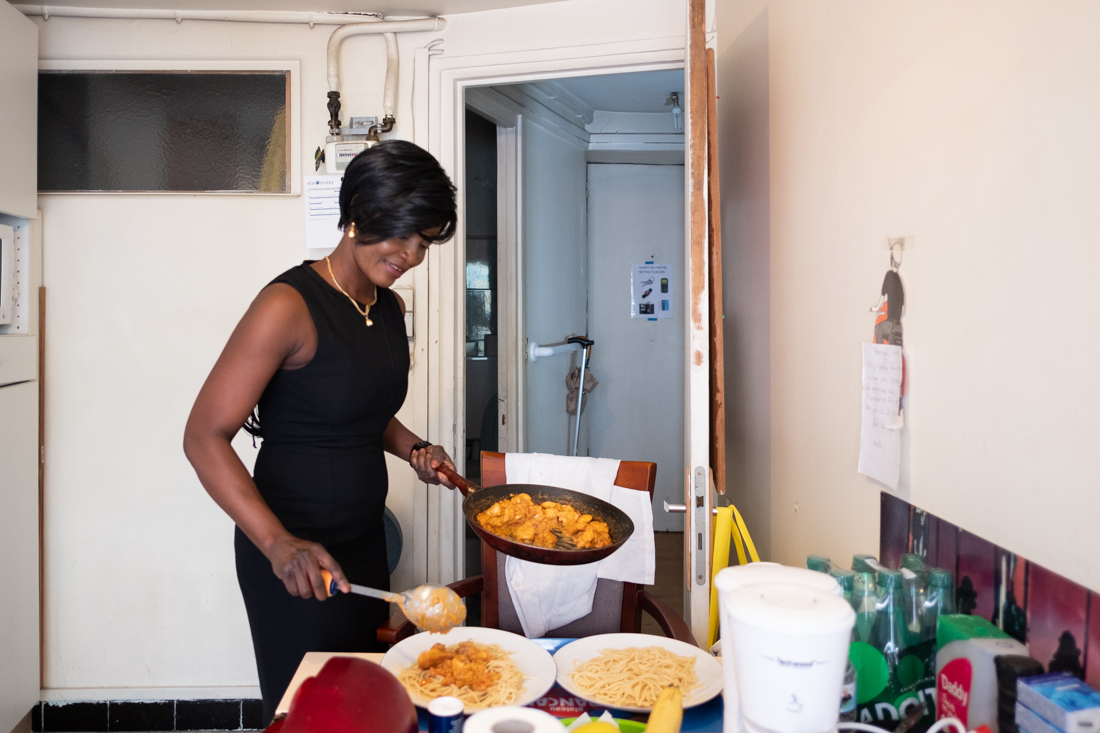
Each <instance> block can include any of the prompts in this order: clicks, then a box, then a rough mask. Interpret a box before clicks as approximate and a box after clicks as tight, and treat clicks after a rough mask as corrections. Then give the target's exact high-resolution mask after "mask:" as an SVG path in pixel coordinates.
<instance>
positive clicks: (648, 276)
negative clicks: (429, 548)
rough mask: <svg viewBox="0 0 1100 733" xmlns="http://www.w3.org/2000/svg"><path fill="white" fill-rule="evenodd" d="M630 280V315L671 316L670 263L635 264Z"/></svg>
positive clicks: (648, 316)
mask: <svg viewBox="0 0 1100 733" xmlns="http://www.w3.org/2000/svg"><path fill="white" fill-rule="evenodd" d="M632 267H633V270H634V274H633V278H632V279H631V281H630V317H631V318H645V319H648V320H650V321H656V320H657V319H658V318H672V265H658V264H654V263H652V262H645V263H643V264H640V265H639V264H635V265H633V266H632Z"/></svg>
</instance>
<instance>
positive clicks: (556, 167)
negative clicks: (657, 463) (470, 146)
mask: <svg viewBox="0 0 1100 733" xmlns="http://www.w3.org/2000/svg"><path fill="white" fill-rule="evenodd" d="M527 120H528V124H526V125H525V126H524V129H523V279H524V284H523V288H524V306H523V307H524V318H525V321H526V322H525V324H524V331H525V333H526V336H527V338H528V340H530V341H535V342H537V343H540V344H558V343H561V342H563V341H564V340H565V339H566V337H568V336H573V335H581V336H583V335H584V334H585V333H587V331H588V274H587V272H586V270H587V267H588V231H587V224H586V220H587V214H586V211H585V195H584V181H585V170H586V167H587V164H586V163H585V161H584V153H585V148H586V147H587V146H585V145H584V144H583V143H581V142H580V141H579V140H578V141H576V142H574V141H573V140H570V139H568V137H567V135H566V133H563V132H560V131H558V130H557V128H554V127H552V126H550V125H548V124H547V125H543V124H540V123H539V122H538V121H537V118H535V117H534V116H529V117H528V118H527ZM574 140H575V138H574ZM571 359H572V360H573V363H575V364H577V365H579V362H578V361H577V355H576V354H567V355H559V356H554V357H550V358H547V359H539V360H538V361H536V362H530V361H529V362H527V372H526V384H525V395H526V405H525V407H524V412H525V414H526V420H527V443H526V450H527V451H528V452H529V453H554V454H557V455H563V456H564V455H568V453H569V449H570V447H571V446H572V442H571V438H570V436H571V434H572V433H571V429H572V428H571V422H570V420H569V415H568V414H567V413H566V411H565V398H566V394H567V390H566V388H565V375H566V374H567V373H568V372H569V370H570V369H571V368H572V367H571V362H570V360H571ZM582 422H583V420H582ZM584 439H585V432H584V428H583V426H582V430H581V440H582V441H583V440H584ZM577 452H578V454H579V455H585V450H584V449H583V446H582V447H581V448H579V449H578V451H577Z"/></svg>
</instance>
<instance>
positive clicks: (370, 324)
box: [366, 318, 374, 326]
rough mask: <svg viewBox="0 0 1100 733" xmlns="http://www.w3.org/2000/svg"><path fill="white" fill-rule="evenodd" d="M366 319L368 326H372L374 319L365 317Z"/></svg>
mask: <svg viewBox="0 0 1100 733" xmlns="http://www.w3.org/2000/svg"><path fill="white" fill-rule="evenodd" d="M366 321H367V325H368V326H373V325H374V321H372V320H371V319H369V318H367V319H366Z"/></svg>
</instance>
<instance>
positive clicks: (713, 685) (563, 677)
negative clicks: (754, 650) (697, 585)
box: [554, 634, 722, 713]
mask: <svg viewBox="0 0 1100 733" xmlns="http://www.w3.org/2000/svg"><path fill="white" fill-rule="evenodd" d="M647 646H659V647H664V648H665V649H667V650H669V651H670V652H672V653H673V654H676V655H679V656H681V657H694V658H695V676H696V677H698V678H699V682H700V683H702V686H701V687H696V688H695V689H694V690H692V691H691V692H690V693H685V694H684V708H691V707H695V706H696V705H702V704H703V703H705V702H707V701H708V700H712V699H714V697H715V696H716V695H718V693H719V692H721V691H722V663H721V662H719V661H718V660H717V659H715V658H714V657H712V656H711V655H710V654H708V653H707V651H706V650H705V649H699V648H698V647H694V646H692V645H691V644H686V643H684V642H682V641H677V640H676V639H668V638H666V637H664V636H653V635H651V634H600V635H598V636H587V637H585V638H583V639H577V640H576V641H572V642H569V643H568V644H566V645H565V646H563V647H562V648H561V649H558V651H557V653H556V654H554V664H555V666H557V668H558V684H559V685H561V686H562V687H564V688H565V689H566V690H568V691H569V692H571V693H573V694H574V695H576V696H577V697H580V698H583V699H585V700H587V701H589V702H591V703H593V704H595V705H607V703H606V702H603V701H602V700H596V699H594V698H592V697H590V696H589V695H587V694H586V693H585V692H584V690H582V689H581V688H580V687H578V686H577V685H576V684H575V683H574V682H573V669H574V664H577V665H580V664H584V663H585V662H587V661H588V660H590V659H592V658H594V657H598V656H600V653H601V652H603V650H604V649H627V648H630V647H638V648H642V647H647ZM609 707H612V706H609ZM613 707H614V708H615V709H616V710H629V711H630V712H632V713H648V712H650V710H652V708H634V707H619V706H613Z"/></svg>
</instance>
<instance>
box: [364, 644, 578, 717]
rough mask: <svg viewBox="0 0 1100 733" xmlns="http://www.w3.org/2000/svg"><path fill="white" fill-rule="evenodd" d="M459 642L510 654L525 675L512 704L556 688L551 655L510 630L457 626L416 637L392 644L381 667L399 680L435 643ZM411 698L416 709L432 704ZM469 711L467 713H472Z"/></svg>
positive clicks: (530, 699) (535, 697)
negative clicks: (476, 644)
mask: <svg viewBox="0 0 1100 733" xmlns="http://www.w3.org/2000/svg"><path fill="white" fill-rule="evenodd" d="M460 641H476V642H477V643H478V644H498V645H500V647H501V648H502V649H504V651H506V652H510V653H511V657H512V661H513V662H515V663H516V666H517V667H519V670H520V671H521V672H523V677H524V680H523V687H524V691H523V694H521V695H520V697H519V699H518V700H516V701H515V702H514V703H512V704H513V705H517V706H519V705H527V704H528V703H532V702H534V701H535V700H538V699H539V698H540V697H542V696H543V695H544V694H545V693H546V691H547V690H549V689H550V688H551V687H553V686H554V678H555V676H556V674H557V669H556V668H555V667H554V658H553V657H551V656H550V653H549V652H548V651H546V650H545V649H543V648H542V647H541V646H539V645H538V644H536V643H535V642H533V641H531V640H530V639H527V638H525V637H522V636H520V635H519V634H513V633H511V632H508V631H501V630H499V629H483V628H480V627H476V626H458V627H456V628H453V629H451V630H450V631H449V632H447V633H446V634H427V633H424V634H413V635H412V636H410V637H409V638H407V639H402V640H401V641H399V642H397V643H396V644H394V645H393V647H392V648H391V649H390V650H389V651H388V652H386V655H385V656H384V657H382V666H383V667H384V668H385V669H386V670H388V671H389V672H392V673H393V676H394V677H396V676H398V675H399V674H401V672H403V671H405V670H406V669H408V668H409V667H410V666H412V665H414V664H416V660H417V657H419V656H420V653H421V652H424V651H427V650H428V649H431V648H432V646H434V645H435V644H443V645H444V646H451V645H452V644H457V643H459V642H460ZM409 697H411V698H412V701H413V704H414V705H416V706H417V707H421V708H426V707H428V703H429V702H431V701H430V700H428V699H427V698H423V697H420V696H419V695H417V694H416V692H415V691H413V690H409ZM470 712H471V711H470V710H467V711H466V714H467V715H469V714H470Z"/></svg>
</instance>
